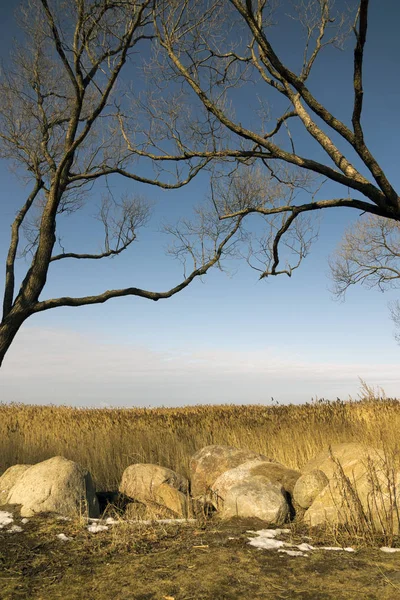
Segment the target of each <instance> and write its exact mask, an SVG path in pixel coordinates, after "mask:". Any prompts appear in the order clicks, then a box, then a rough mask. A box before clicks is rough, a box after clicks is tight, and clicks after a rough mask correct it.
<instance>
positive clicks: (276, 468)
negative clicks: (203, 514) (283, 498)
mask: <svg viewBox="0 0 400 600" xmlns="http://www.w3.org/2000/svg"><path fill="white" fill-rule="evenodd" d="M300 475H301V473H300V472H299V471H294V470H292V469H288V468H287V467H285V466H284V465H281V464H280V463H276V462H269V461H262V462H261V461H260V460H259V458H257V459H255V460H254V459H253V460H250V461H247V462H245V463H243V464H241V465H239V466H238V467H235V468H234V469H229V471H225V472H224V473H222V474H221V475H220V476H219V477H218V478H217V479H216V480H215V481H214V483H213V484H212V485H211V493H210V501H211V502H212V503H213V504H214V506H215V507H216V508H218V505H220V504H221V503H223V502H224V501H225V497H226V495H227V492H228V491H229V489H230V488H231V487H233V486H234V485H236V484H238V483H240V482H241V481H243V480H244V479H249V478H252V477H260V478H261V477H262V478H264V479H265V481H266V482H270V483H273V484H275V485H277V486H278V487H282V488H283V490H284V492H286V493H287V494H289V495H290V496H291V495H292V493H293V488H294V486H295V483H296V481H297V480H298V478H299V477H300Z"/></svg>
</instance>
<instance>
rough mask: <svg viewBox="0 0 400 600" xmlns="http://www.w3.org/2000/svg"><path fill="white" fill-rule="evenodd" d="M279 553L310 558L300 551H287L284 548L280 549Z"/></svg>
mask: <svg viewBox="0 0 400 600" xmlns="http://www.w3.org/2000/svg"><path fill="white" fill-rule="evenodd" d="M278 552H284V553H285V554H288V555H289V556H308V555H307V554H304V552H300V551H299V550H285V549H284V548H279V550H278Z"/></svg>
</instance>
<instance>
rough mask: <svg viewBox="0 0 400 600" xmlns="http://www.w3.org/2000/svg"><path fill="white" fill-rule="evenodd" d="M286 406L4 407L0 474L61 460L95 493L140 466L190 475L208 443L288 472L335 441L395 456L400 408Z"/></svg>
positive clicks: (381, 404)
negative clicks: (249, 453)
mask: <svg viewBox="0 0 400 600" xmlns="http://www.w3.org/2000/svg"><path fill="white" fill-rule="evenodd" d="M364 392H365V393H364V396H363V398H362V399H360V400H357V401H355V400H352V399H350V400H348V401H340V400H337V401H335V402H328V401H324V400H320V401H315V402H313V403H309V404H304V405H285V406H226V405H225V406H194V407H186V408H157V409H142V408H130V409H77V408H71V407H66V406H60V407H56V406H27V405H21V404H0V473H2V472H3V471H4V470H5V469H6V468H8V467H9V466H11V465H13V464H16V463H36V462H39V461H42V460H45V459H46V458H50V457H51V456H55V455H59V454H61V455H63V456H65V457H67V458H69V459H71V460H75V461H77V462H79V463H81V464H82V465H84V466H85V467H87V468H88V469H89V471H90V472H91V473H92V476H93V478H94V480H95V482H96V487H97V489H98V490H107V489H108V490H111V489H115V488H116V487H117V486H118V483H119V481H120V478H121V475H122V472H123V470H124V469H125V468H126V467H127V466H128V465H130V464H132V463H135V462H150V463H157V464H161V465H164V466H167V467H169V468H171V469H174V470H176V471H178V472H180V473H182V474H184V475H186V476H187V475H188V467H189V459H190V456H191V455H192V454H193V453H194V452H196V451H197V450H198V449H199V448H201V447H203V446H206V445H208V444H227V445H232V446H237V447H241V448H247V449H250V450H254V451H256V452H260V453H262V454H265V455H266V456H268V457H272V458H274V459H276V460H278V461H279V462H282V463H283V464H285V465H287V466H288V467H291V468H297V469H301V467H302V466H303V465H304V464H305V463H306V462H307V461H308V460H309V459H310V458H311V457H313V456H315V455H316V454H317V452H319V451H320V450H321V449H322V448H324V447H327V446H328V445H329V444H333V443H335V442H348V441H358V442H362V443H365V444H369V445H372V446H376V447H382V446H383V445H385V448H386V449H387V450H388V451H389V452H392V453H393V455H395V454H397V455H398V452H397V450H398V444H399V441H400V437H399V434H398V432H399V430H400V404H399V401H397V400H392V399H386V398H384V397H381V398H379V399H376V398H373V397H372V395H371V390H369V393H368V389H367V390H364Z"/></svg>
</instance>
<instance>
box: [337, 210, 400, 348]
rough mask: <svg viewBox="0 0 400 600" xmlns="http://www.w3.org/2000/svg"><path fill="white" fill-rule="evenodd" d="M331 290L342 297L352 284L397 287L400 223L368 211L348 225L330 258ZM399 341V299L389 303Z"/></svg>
mask: <svg viewBox="0 0 400 600" xmlns="http://www.w3.org/2000/svg"><path fill="white" fill-rule="evenodd" d="M330 269H331V276H332V280H333V284H334V285H333V290H332V291H333V293H334V294H335V296H336V297H337V298H344V296H345V294H346V292H347V290H348V289H349V287H351V286H352V285H356V284H361V285H363V286H364V287H366V288H368V289H371V288H378V289H379V290H381V291H382V292H384V291H386V290H388V289H398V288H400V223H399V222H398V221H395V220H393V219H386V218H382V217H377V216H375V215H367V216H364V217H362V218H361V219H360V220H359V221H357V223H356V225H355V226H353V227H351V228H349V229H348V230H347V231H346V232H345V234H344V236H343V239H342V240H341V242H340V244H339V246H338V248H337V249H336V252H335V254H334V256H333V257H332V259H331V260H330ZM390 313H391V317H392V320H393V321H394V323H395V325H396V330H397V331H396V333H395V337H396V340H397V341H398V342H399V343H400V303H399V302H398V301H397V302H394V303H392V304H391V305H390Z"/></svg>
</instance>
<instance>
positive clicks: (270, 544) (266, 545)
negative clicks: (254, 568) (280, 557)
mask: <svg viewBox="0 0 400 600" xmlns="http://www.w3.org/2000/svg"><path fill="white" fill-rule="evenodd" d="M248 539H249V540H250V541H249V545H250V546H254V547H255V548H263V549H264V550H277V549H278V548H282V547H283V546H287V544H285V542H281V541H280V540H274V539H273V538H269V537H263V536H260V537H256V538H248Z"/></svg>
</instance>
